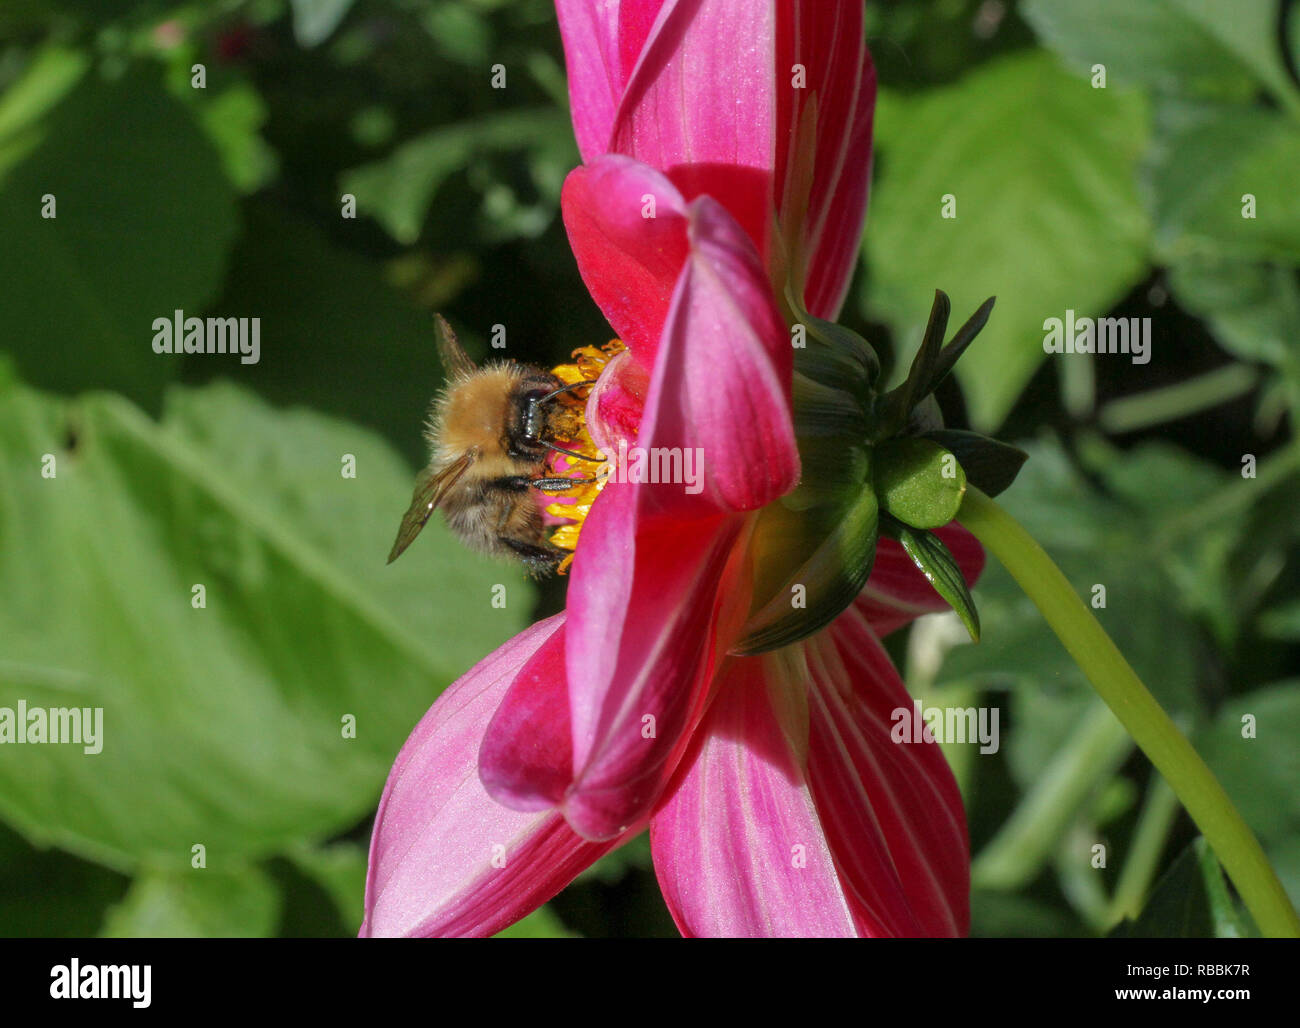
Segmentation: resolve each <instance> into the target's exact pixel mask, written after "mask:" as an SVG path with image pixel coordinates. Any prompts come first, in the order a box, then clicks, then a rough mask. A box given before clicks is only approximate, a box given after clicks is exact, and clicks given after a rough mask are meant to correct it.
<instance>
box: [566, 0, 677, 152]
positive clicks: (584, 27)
mask: <svg viewBox="0 0 1300 1028" xmlns="http://www.w3.org/2000/svg"><path fill="white" fill-rule="evenodd" d="M663 2H664V0H601V2H599V3H593V2H592V0H555V13H556V16H557V18H558V19H559V23H560V35H561V37H562V38H563V40H564V58H565V64H566V66H567V69H568V76H569V107H570V109H571V110H572V111H573V133H574V135H575V136H576V137H577V139H578V149H579V150H580V151H581V152H582V159H583V160H584V161H589V160H591V159H592V158H593V157H597V156H599V155H600V154H603V153H605V152H607V151H608V150H609V134H610V129H611V128H612V127H613V124H614V114H615V112H616V111H617V110H618V104H619V101H620V100H621V99H622V97H623V90H624V88H625V87H626V85H627V80H628V76H630V75H631V74H632V69H633V68H634V67H635V65H636V62H637V59H638V58H639V57H640V55H641V47H642V46H643V45H644V44H645V40H646V37H647V36H648V35H649V33H650V29H651V27H652V26H653V25H654V22H655V18H656V17H657V16H658V14H659V9H660V8H661V7H662V6H663Z"/></svg>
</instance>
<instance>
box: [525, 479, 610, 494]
mask: <svg viewBox="0 0 1300 1028" xmlns="http://www.w3.org/2000/svg"><path fill="white" fill-rule="evenodd" d="M603 477H604V476H603V475H599V476H597V477H596V478H530V479H528V480H527V482H528V484H529V485H530V486H532V487H533V488H534V489H536V490H538V491H539V492H543V493H563V492H568V490H570V489H572V488H573V487H574V486H575V485H591V483H593V482H599V481H600V480H601V478H603Z"/></svg>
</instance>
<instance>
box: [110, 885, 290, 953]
mask: <svg viewBox="0 0 1300 1028" xmlns="http://www.w3.org/2000/svg"><path fill="white" fill-rule="evenodd" d="M279 910H280V896H279V893H278V891H277V890H276V887H275V883H274V882H272V881H271V879H270V878H268V877H267V875H266V874H265V872H262V871H259V870H258V869H257V868H255V867H243V868H239V869H237V870H232V871H228V872H225V871H214V870H211V869H209V868H191V869H190V870H188V871H168V872H155V871H145V872H144V873H142V874H141V875H140V876H139V877H138V878H136V880H135V881H134V882H132V883H131V889H130V891H129V892H128V893H127V894H126V897H125V898H124V899H123V900H122V902H120V903H118V904H117V905H116V906H114V907H113V908H112V909H111V910H109V912H108V916H107V918H105V920H104V926H103V929H102V930H101V931H100V934H101V935H103V936H107V937H108V938H114V939H204V938H207V939H212V938H217V939H236V938H242V939H249V938H266V937H268V936H271V935H274V934H275V926H276V919H277V917H278V915H279Z"/></svg>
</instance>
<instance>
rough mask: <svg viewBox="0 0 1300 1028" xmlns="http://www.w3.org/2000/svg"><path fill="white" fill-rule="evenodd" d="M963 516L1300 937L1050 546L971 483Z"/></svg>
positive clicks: (1250, 886) (1228, 811)
mask: <svg viewBox="0 0 1300 1028" xmlns="http://www.w3.org/2000/svg"><path fill="white" fill-rule="evenodd" d="M958 519H959V520H960V521H961V523H962V524H963V525H965V526H966V528H967V529H969V530H970V531H971V532H972V533H974V535H975V537H976V538H977V539H978V540H979V541H980V542H981V543H983V544H984V546H985V547H986V548H987V549H988V550H989V551H990V552H991V553H992V554H993V555H994V556H995V557H997V558H998V560H1000V561H1001V562H1002V564H1003V566H1004V567H1005V568H1006V569H1007V571H1008V572H1010V574H1011V577H1012V578H1014V579H1015V580H1016V583H1017V584H1018V585H1019V586H1020V588H1021V589H1023V590H1024V591H1025V595H1027V596H1028V597H1029V598H1030V600H1032V601H1033V603H1034V606H1036V607H1037V608H1038V610H1039V612H1040V613H1041V614H1042V615H1043V618H1044V619H1045V620H1046V621H1047V623H1048V625H1049V626H1050V627H1051V629H1052V631H1053V632H1055V633H1056V636H1057V638H1059V639H1060V640H1061V642H1062V643H1063V644H1064V646H1065V648H1066V650H1067V651H1068V652H1069V654H1070V656H1071V657H1073V658H1074V661H1075V663H1076V664H1078V665H1079V667H1080V669H1081V670H1082V671H1083V673H1084V674H1085V675H1086V676H1087V678H1088V681H1090V682H1091V683H1092V686H1093V688H1094V689H1096V690H1097V694H1098V695H1099V696H1101V698H1102V699H1103V700H1105V701H1106V705H1107V706H1108V707H1110V709H1111V710H1112V711H1114V712H1115V716H1116V717H1117V718H1119V720H1120V723H1121V724H1122V725H1123V726H1124V727H1125V728H1126V729H1128V732H1129V734H1130V735H1131V736H1133V740H1134V741H1135V742H1136V743H1137V744H1138V746H1140V747H1141V748H1142V751H1143V752H1144V753H1145V754H1146V755H1147V757H1148V758H1149V759H1150V760H1151V763H1152V764H1154V765H1155V767H1156V770H1158V771H1159V772H1160V773H1161V774H1162V775H1163V776H1164V779H1165V781H1166V782H1168V783H1169V785H1170V787H1171V788H1172V789H1173V790H1174V792H1175V793H1176V794H1177V796H1178V799H1179V800H1180V801H1181V802H1182V804H1183V806H1184V807H1185V808H1186V810H1187V813H1188V814H1189V815H1190V816H1191V818H1192V820H1193V821H1195V822H1196V825H1197V827H1199V828H1200V830H1201V833H1202V834H1203V835H1204V836H1205V839H1206V841H1207V842H1208V843H1209V844H1210V846H1211V847H1212V848H1213V849H1214V852H1215V855H1216V856H1217V857H1218V858H1219V862H1220V863H1221V864H1222V865H1223V867H1224V870H1225V871H1227V873H1228V875H1229V877H1230V878H1231V879H1232V881H1233V884H1235V885H1236V887H1237V891H1238V892H1239V893H1240V894H1241V898H1242V900H1243V901H1244V902H1245V904H1246V909H1247V910H1249V911H1250V913H1251V916H1253V917H1254V918H1255V923H1256V924H1257V925H1258V926H1259V930H1260V931H1261V932H1262V933H1263V934H1264V935H1267V936H1278V937H1287V938H1300V917H1297V916H1296V912H1295V910H1294V908H1292V906H1291V902H1290V900H1288V899H1287V895H1286V890H1284V889H1283V888H1282V883H1281V882H1279V881H1278V878H1277V875H1276V874H1275V873H1274V871H1273V868H1272V867H1271V866H1270V865H1269V862H1268V859H1267V858H1266V857H1265V856H1264V851H1263V849H1262V848H1261V847H1260V845H1259V840H1258V839H1256V838H1255V836H1254V833H1252V832H1251V830H1250V828H1249V827H1247V825H1246V822H1245V821H1243V820H1242V819H1241V815H1240V814H1238V813H1237V809H1236V808H1235V807H1234V806H1233V805H1232V801H1231V800H1230V799H1228V794H1227V793H1225V792H1224V791H1223V786H1221V785H1220V784H1219V782H1218V780H1217V779H1216V778H1215V777H1214V774H1213V773H1212V772H1211V771H1210V769H1209V768H1208V767H1206V765H1205V761H1203V760H1202V759H1201V758H1200V756H1199V755H1198V754H1197V752H1196V750H1194V749H1193V748H1192V745H1191V743H1189V742H1188V741H1187V738H1186V737H1185V736H1184V735H1183V733H1182V732H1180V731H1179V730H1178V727H1177V726H1176V725H1175V724H1174V723H1173V721H1171V720H1170V719H1169V715H1168V714H1166V713H1165V712H1164V710H1163V709H1162V708H1161V706H1160V704H1159V703H1157V702H1156V700H1155V697H1153V696H1152V695H1151V693H1150V692H1149V691H1147V688H1146V686H1144V685H1143V684H1142V682H1141V680H1140V679H1139V678H1138V676H1137V675H1136V674H1135V673H1134V671H1133V669H1132V668H1131V667H1130V666H1129V663H1128V661H1126V660H1125V659H1124V656H1123V654H1121V653H1120V652H1119V650H1118V649H1117V648H1116V646H1115V644H1114V643H1113V642H1111V639H1110V636H1108V635H1107V634H1106V632H1105V630H1104V629H1103V628H1102V627H1101V625H1100V624H1099V623H1098V622H1097V619H1096V618H1095V617H1093V616H1092V612H1091V611H1090V610H1088V607H1087V606H1086V605H1085V604H1084V602H1083V601H1082V600H1081V599H1079V596H1078V594H1077V593H1076V592H1075V591H1074V588H1073V587H1072V586H1071V585H1070V583H1069V581H1068V580H1067V579H1066V577H1065V576H1064V575H1063V574H1062V573H1061V570H1060V568H1058V567H1057V566H1056V565H1055V564H1054V563H1053V562H1052V559H1051V558H1050V557H1048V555H1047V554H1046V553H1045V552H1044V551H1043V548H1042V547H1041V546H1039V545H1038V543H1037V542H1035V541H1034V539H1033V537H1032V536H1030V534H1029V533H1028V532H1026V531H1025V530H1024V528H1022V527H1021V526H1020V524H1019V523H1018V522H1017V521H1016V520H1015V519H1014V518H1012V517H1011V515H1010V514H1008V513H1007V512H1006V511H1004V510H1003V509H1002V508H1001V507H999V506H998V505H997V504H996V503H994V502H993V501H992V500H991V499H989V498H988V497H987V496H985V495H984V493H982V492H980V490H979V489H977V488H975V487H974V486H968V487H967V489H966V497H965V500H964V501H963V503H962V508H961V511H960V512H959V514H958Z"/></svg>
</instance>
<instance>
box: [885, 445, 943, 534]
mask: <svg viewBox="0 0 1300 1028" xmlns="http://www.w3.org/2000/svg"><path fill="white" fill-rule="evenodd" d="M874 464H875V478H876V498H877V499H878V500H879V501H880V507H881V509H882V510H884V511H886V512H887V513H888V514H890V515H891V516H893V517H895V518H897V519H898V520H899V521H901V522H903V523H904V524H906V525H910V526H911V527H912V528H940V527H942V526H943V525H946V524H947V523H948V522H949V521H951V520H952V519H953V518H955V517H956V516H957V511H958V510H959V509H960V507H961V500H962V497H963V496H965V495H966V472H965V471H963V470H962V466H961V464H960V463H959V462H958V460H957V458H956V457H955V456H954V455H953V454H952V453H950V452H949V451H948V450H946V449H944V447H942V446H940V445H939V444H938V443H937V442H934V441H933V440H931V439H919V438H916V437H907V436H905V437H903V438H901V439H888V440H886V441H885V442H883V443H881V444H880V445H879V446H877V447H876V451H875V460H874Z"/></svg>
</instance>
